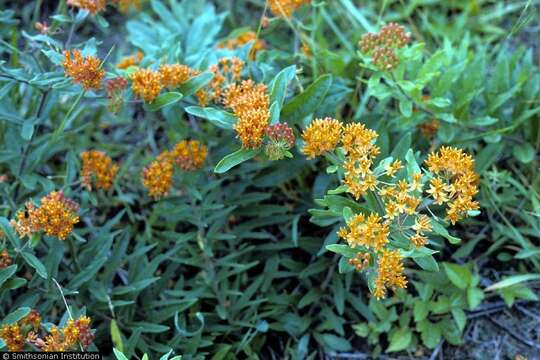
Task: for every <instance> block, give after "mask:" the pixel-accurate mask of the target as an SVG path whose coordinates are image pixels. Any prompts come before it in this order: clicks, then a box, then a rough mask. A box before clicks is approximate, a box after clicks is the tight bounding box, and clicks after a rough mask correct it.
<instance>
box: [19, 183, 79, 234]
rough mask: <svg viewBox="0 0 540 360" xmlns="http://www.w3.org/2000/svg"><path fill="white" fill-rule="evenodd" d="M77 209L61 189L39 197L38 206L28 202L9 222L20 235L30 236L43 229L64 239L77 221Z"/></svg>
mask: <svg viewBox="0 0 540 360" xmlns="http://www.w3.org/2000/svg"><path fill="white" fill-rule="evenodd" d="M78 211H79V205H77V203H75V202H74V201H73V200H70V199H68V198H66V197H65V196H64V194H63V193H62V192H61V191H58V192H56V191H53V192H51V193H50V194H48V195H47V196H45V197H43V198H41V205H40V206H39V207H36V206H35V205H34V204H32V203H31V202H28V203H27V204H26V211H23V210H21V211H19V212H18V213H17V215H16V218H17V220H11V224H12V226H13V227H14V228H15V230H16V231H17V232H18V233H19V235H20V236H30V235H32V234H34V233H37V232H40V231H43V232H45V234H47V235H49V236H54V237H57V238H58V239H60V240H64V239H65V238H66V237H67V236H68V235H69V234H71V232H72V231H73V226H74V225H75V224H77V223H78V222H79V216H78V215H77V212H78Z"/></svg>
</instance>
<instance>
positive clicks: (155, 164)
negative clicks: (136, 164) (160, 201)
mask: <svg viewBox="0 0 540 360" xmlns="http://www.w3.org/2000/svg"><path fill="white" fill-rule="evenodd" d="M173 174H174V167H173V164H172V162H171V161H170V154H169V152H165V153H163V154H160V155H159V156H158V157H157V158H156V160H154V161H152V162H151V163H150V165H148V166H147V167H145V168H144V169H143V171H142V174H141V177H142V183H143V185H144V186H145V187H146V188H147V189H148V193H149V194H150V196H152V197H153V198H160V197H162V196H165V195H167V193H168V192H169V190H170V188H171V185H172V180H173Z"/></svg>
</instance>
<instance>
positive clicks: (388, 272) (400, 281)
mask: <svg viewBox="0 0 540 360" xmlns="http://www.w3.org/2000/svg"><path fill="white" fill-rule="evenodd" d="M378 265H379V268H378V274H377V278H376V279H375V291H374V292H373V295H374V296H375V297H376V298H377V299H382V298H384V297H385V296H386V292H387V288H391V289H394V290H395V289H397V288H401V289H404V288H406V287H407V279H406V278H405V276H404V275H403V270H404V269H403V263H402V262H401V255H400V254H399V251H397V250H389V249H384V250H382V252H381V253H380V254H379V262H378Z"/></svg>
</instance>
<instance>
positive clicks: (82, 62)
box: [63, 50, 105, 90]
mask: <svg viewBox="0 0 540 360" xmlns="http://www.w3.org/2000/svg"><path fill="white" fill-rule="evenodd" d="M63 66H64V72H65V74H66V76H69V77H71V78H72V79H73V82H74V83H77V84H81V85H82V87H83V88H84V90H90V89H94V90H98V89H99V88H101V81H102V80H103V77H104V76H105V71H103V70H102V69H101V60H99V59H98V58H97V57H95V56H82V54H81V52H80V51H79V50H73V51H72V52H70V51H64V62H63Z"/></svg>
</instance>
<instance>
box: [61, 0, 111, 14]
mask: <svg viewBox="0 0 540 360" xmlns="http://www.w3.org/2000/svg"><path fill="white" fill-rule="evenodd" d="M67 4H68V5H69V6H73V7H77V8H79V9H82V10H88V11H89V12H90V14H92V15H96V14H97V13H98V12H100V11H103V10H105V6H106V5H107V4H106V1H105V0H67Z"/></svg>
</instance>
